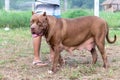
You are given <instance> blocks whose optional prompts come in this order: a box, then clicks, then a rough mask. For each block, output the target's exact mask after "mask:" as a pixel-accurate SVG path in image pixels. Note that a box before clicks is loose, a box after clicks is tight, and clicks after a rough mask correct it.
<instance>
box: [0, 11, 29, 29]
mask: <svg viewBox="0 0 120 80" xmlns="http://www.w3.org/2000/svg"><path fill="white" fill-rule="evenodd" d="M30 16H31V12H22V11H9V12H6V11H3V10H1V11H0V28H1V27H6V26H8V25H9V26H10V28H19V27H29V22H30Z"/></svg>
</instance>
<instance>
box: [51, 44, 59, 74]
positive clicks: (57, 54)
mask: <svg viewBox="0 0 120 80" xmlns="http://www.w3.org/2000/svg"><path fill="white" fill-rule="evenodd" d="M54 51H55V54H54V59H53V65H52V72H54V73H55V72H56V71H57V64H58V60H59V55H60V49H59V47H58V46H55V47H54Z"/></svg>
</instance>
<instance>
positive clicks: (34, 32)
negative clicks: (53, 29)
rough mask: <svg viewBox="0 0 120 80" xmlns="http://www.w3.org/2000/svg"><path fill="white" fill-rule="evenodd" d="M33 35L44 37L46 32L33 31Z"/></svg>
mask: <svg viewBox="0 0 120 80" xmlns="http://www.w3.org/2000/svg"><path fill="white" fill-rule="evenodd" d="M31 33H32V35H37V36H43V33H44V31H35V30H32V29H31Z"/></svg>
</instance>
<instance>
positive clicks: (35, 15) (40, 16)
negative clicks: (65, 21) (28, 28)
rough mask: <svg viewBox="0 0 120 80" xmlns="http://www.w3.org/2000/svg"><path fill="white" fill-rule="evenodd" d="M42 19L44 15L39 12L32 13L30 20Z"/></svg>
mask: <svg viewBox="0 0 120 80" xmlns="http://www.w3.org/2000/svg"><path fill="white" fill-rule="evenodd" d="M38 20H39V21H43V20H44V16H43V15H40V14H34V15H32V17H31V21H38Z"/></svg>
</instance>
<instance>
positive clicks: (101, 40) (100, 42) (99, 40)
mask: <svg viewBox="0 0 120 80" xmlns="http://www.w3.org/2000/svg"><path fill="white" fill-rule="evenodd" d="M95 41H96V45H97V47H98V49H99V51H100V53H101V56H102V59H103V63H104V65H103V67H104V68H108V67H109V65H108V61H107V55H106V52H105V36H101V37H99V38H98V37H96V38H95Z"/></svg>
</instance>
